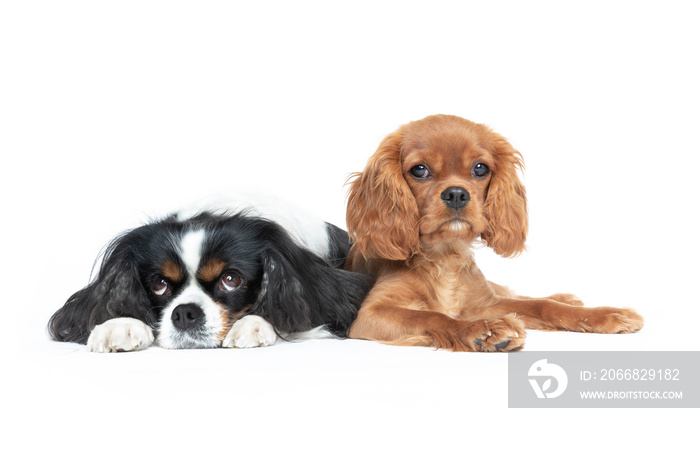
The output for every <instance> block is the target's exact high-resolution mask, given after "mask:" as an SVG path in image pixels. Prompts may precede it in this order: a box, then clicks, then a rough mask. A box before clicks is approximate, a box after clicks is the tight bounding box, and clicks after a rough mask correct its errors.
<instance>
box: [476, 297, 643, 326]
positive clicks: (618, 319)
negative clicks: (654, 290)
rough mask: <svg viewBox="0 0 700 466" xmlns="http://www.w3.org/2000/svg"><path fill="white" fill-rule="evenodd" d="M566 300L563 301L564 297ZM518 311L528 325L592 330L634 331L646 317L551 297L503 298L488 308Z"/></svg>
mask: <svg viewBox="0 0 700 466" xmlns="http://www.w3.org/2000/svg"><path fill="white" fill-rule="evenodd" d="M562 301H563V300H562ZM512 313H515V314H516V315H517V316H518V317H519V318H520V319H522V321H523V322H524V323H525V327H526V328H530V329H537V330H567V331H571V332H590V333H634V332H637V331H639V330H640V329H641V328H642V326H643V325H644V319H643V318H642V316H640V315H639V314H637V313H636V312H635V311H633V310H631V309H620V308H614V307H581V306H575V305H571V304H566V303H565V302H558V301H554V300H552V299H546V298H545V299H536V298H522V299H518V298H510V299H503V300H501V301H500V302H499V303H498V304H496V305H495V306H493V308H491V309H490V310H489V314H491V315H493V316H499V315H507V314H512Z"/></svg>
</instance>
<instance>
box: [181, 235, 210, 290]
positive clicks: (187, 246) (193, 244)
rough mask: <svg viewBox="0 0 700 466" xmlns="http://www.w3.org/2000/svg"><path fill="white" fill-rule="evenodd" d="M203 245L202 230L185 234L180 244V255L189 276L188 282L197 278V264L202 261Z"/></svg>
mask: <svg viewBox="0 0 700 466" xmlns="http://www.w3.org/2000/svg"><path fill="white" fill-rule="evenodd" d="M203 243H204V230H195V231H189V232H187V233H185V236H183V237H182V241H181V242H180V255H181V257H182V261H183V262H184V263H185V267H186V268H187V272H188V273H189V275H190V280H192V279H194V277H196V276H197V270H198V269H199V262H200V261H201V259H202V245H203Z"/></svg>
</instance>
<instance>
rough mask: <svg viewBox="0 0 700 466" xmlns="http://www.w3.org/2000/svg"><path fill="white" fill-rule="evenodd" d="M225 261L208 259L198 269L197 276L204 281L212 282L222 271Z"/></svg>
mask: <svg viewBox="0 0 700 466" xmlns="http://www.w3.org/2000/svg"><path fill="white" fill-rule="evenodd" d="M224 267H226V262H224V261H222V260H221V259H210V260H209V261H208V262H207V263H206V264H204V265H203V266H202V268H201V269H199V273H198V275H199V278H200V279H201V280H202V281H204V282H213V281H214V280H216V279H217V278H219V276H220V275H221V274H222V273H223V271H224Z"/></svg>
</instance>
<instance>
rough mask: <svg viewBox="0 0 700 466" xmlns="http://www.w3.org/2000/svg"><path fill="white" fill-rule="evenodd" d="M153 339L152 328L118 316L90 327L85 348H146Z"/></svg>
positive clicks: (100, 350)
mask: <svg viewBox="0 0 700 466" xmlns="http://www.w3.org/2000/svg"><path fill="white" fill-rule="evenodd" d="M153 340H154V338H153V330H151V327H149V326H148V325H146V324H145V323H144V322H142V321H140V320H138V319H133V318H131V317H118V318H116V319H110V320H108V321H107V322H104V323H102V324H100V325H97V326H95V328H94V329H92V332H90V337H89V338H88V341H87V349H88V351H94V352H96V353H116V352H117V351H136V350H141V349H146V348H148V347H149V346H151V345H152V344H153Z"/></svg>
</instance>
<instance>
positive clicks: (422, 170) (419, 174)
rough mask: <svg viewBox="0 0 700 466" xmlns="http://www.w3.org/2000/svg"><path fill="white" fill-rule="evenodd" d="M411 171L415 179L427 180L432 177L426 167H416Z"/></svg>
mask: <svg viewBox="0 0 700 466" xmlns="http://www.w3.org/2000/svg"><path fill="white" fill-rule="evenodd" d="M410 171H411V175H413V177H414V178H419V179H426V178H429V177H430V170H428V167H426V166H425V165H416V166H415V167H413V168H411V170H410Z"/></svg>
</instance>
